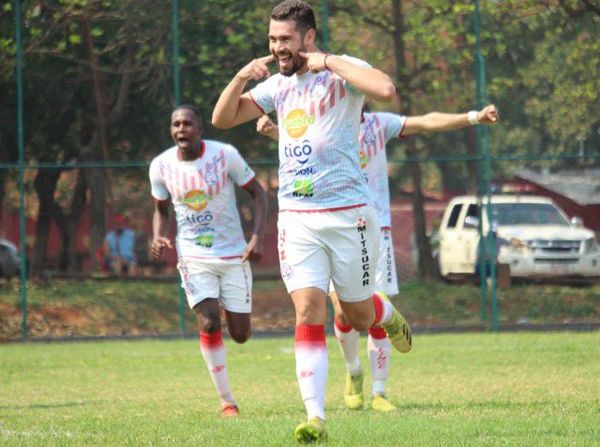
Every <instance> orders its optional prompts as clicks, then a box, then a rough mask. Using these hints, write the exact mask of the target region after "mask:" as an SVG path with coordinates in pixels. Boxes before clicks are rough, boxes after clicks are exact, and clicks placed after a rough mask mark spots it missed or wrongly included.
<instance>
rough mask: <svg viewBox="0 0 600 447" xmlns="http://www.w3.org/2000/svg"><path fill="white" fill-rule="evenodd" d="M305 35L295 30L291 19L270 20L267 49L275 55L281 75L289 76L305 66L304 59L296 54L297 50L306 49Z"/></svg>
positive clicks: (294, 24)
mask: <svg viewBox="0 0 600 447" xmlns="http://www.w3.org/2000/svg"><path fill="white" fill-rule="evenodd" d="M307 34H308V33H307ZM305 37H306V36H302V34H301V33H300V32H299V31H297V30H296V22H294V21H293V20H281V21H280V20H271V23H270V25H269V50H270V51H271V53H272V54H273V56H275V60H276V61H277V65H278V67H279V72H280V73H281V74H282V75H284V76H291V75H293V74H294V73H296V72H297V71H298V70H300V69H303V68H305V65H306V60H305V59H303V58H302V57H300V56H299V55H298V51H306V44H305Z"/></svg>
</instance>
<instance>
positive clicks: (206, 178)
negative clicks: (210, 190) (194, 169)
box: [204, 172, 217, 186]
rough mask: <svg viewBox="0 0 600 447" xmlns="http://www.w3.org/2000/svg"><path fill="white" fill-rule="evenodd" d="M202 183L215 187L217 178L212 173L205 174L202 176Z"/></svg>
mask: <svg viewBox="0 0 600 447" xmlns="http://www.w3.org/2000/svg"><path fill="white" fill-rule="evenodd" d="M204 181H205V182H206V184H207V185H210V186H215V185H216V184H217V176H216V175H215V174H214V173H213V172H207V173H206V175H205V176H204Z"/></svg>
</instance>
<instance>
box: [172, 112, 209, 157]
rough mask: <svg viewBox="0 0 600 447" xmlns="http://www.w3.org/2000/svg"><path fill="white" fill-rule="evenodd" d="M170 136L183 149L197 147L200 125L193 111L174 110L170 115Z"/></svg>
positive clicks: (189, 149)
mask: <svg viewBox="0 0 600 447" xmlns="http://www.w3.org/2000/svg"><path fill="white" fill-rule="evenodd" d="M171 138H173V141H174V142H175V144H176V145H177V147H178V148H179V149H181V150H183V151H193V150H194V149H199V147H200V144H199V143H200V141H201V138H202V126H201V125H200V122H199V120H198V118H197V117H196V115H194V112H192V111H191V110H188V109H179V110H175V111H174V112H173V114H172V115H171Z"/></svg>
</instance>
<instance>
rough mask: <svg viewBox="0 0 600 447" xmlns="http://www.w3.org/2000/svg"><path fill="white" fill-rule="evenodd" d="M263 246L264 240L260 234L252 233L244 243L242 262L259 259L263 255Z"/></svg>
mask: <svg viewBox="0 0 600 447" xmlns="http://www.w3.org/2000/svg"><path fill="white" fill-rule="evenodd" d="M263 246H264V240H263V237H262V236H260V237H259V236H257V235H256V234H253V235H252V237H251V238H250V241H249V242H248V245H246V250H244V254H243V255H242V262H245V261H260V258H262V255H263Z"/></svg>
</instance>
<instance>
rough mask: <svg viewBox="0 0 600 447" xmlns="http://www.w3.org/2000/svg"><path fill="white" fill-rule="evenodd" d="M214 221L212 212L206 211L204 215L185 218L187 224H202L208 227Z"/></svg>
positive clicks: (192, 215)
mask: <svg viewBox="0 0 600 447" xmlns="http://www.w3.org/2000/svg"><path fill="white" fill-rule="evenodd" d="M212 220H213V215H212V213H211V212H210V211H206V212H205V213H202V214H190V215H188V216H185V222H186V223H187V224H189V225H193V224H200V225H202V226H206V225H208V224H209V223H211V222H212Z"/></svg>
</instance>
